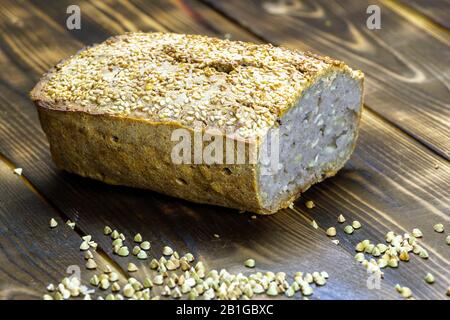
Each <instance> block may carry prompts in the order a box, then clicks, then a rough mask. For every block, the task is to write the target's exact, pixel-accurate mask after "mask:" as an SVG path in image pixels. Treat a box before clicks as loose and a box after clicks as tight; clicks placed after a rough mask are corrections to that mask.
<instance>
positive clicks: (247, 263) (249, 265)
mask: <svg viewBox="0 0 450 320" xmlns="http://www.w3.org/2000/svg"><path fill="white" fill-rule="evenodd" d="M244 264H245V266H246V267H247V268H254V267H255V260H253V259H247V260H245V263H244Z"/></svg>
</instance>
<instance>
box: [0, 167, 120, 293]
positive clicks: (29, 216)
mask: <svg viewBox="0 0 450 320" xmlns="http://www.w3.org/2000/svg"><path fill="white" fill-rule="evenodd" d="M13 169H14V166H11V164H9V163H6V162H5V161H4V160H3V159H1V158H0V176H1V179H0V300H4V299H41V297H42V295H43V294H44V293H46V292H47V291H46V289H45V288H46V286H47V285H48V284H49V283H54V284H55V285H56V284H57V283H58V281H61V280H62V278H64V277H68V276H71V275H72V271H71V270H75V269H70V268H78V270H80V272H81V273H80V276H81V279H82V280H83V281H86V282H87V281H89V278H90V277H91V276H92V275H93V274H94V271H89V270H87V269H86V268H85V266H84V265H85V260H84V258H83V254H82V253H81V252H80V250H79V249H78V247H79V245H80V243H81V237H80V236H79V235H78V234H77V233H76V232H75V231H73V230H72V229H70V228H69V227H68V226H66V225H65V220H63V219H62V218H61V216H60V215H59V213H58V212H56V211H55V210H54V209H53V208H52V207H51V206H49V205H48V204H47V203H46V202H45V201H44V200H43V199H42V198H41V197H39V195H38V194H36V193H35V192H33V191H32V190H31V189H30V188H29V187H28V186H27V185H26V180H25V179H24V178H23V177H20V176H18V175H16V174H14V173H13ZM25 173H26V171H25ZM51 218H55V220H57V222H58V226H57V227H56V228H54V229H51V228H50V227H49V221H50V219H51ZM93 254H94V258H95V260H96V262H97V264H98V266H99V267H102V266H104V265H105V263H108V262H106V260H105V259H104V258H103V257H102V256H101V255H100V254H97V253H96V252H94V253H93ZM69 267H70V268H69ZM113 267H114V266H113Z"/></svg>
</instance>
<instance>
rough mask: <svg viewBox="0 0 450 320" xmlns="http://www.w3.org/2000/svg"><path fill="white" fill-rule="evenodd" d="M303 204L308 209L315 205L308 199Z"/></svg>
mask: <svg viewBox="0 0 450 320" xmlns="http://www.w3.org/2000/svg"><path fill="white" fill-rule="evenodd" d="M305 206H306V207H307V208H308V209H312V208H314V207H315V206H316V205H315V204H314V202H313V201H312V200H308V201H306V202H305Z"/></svg>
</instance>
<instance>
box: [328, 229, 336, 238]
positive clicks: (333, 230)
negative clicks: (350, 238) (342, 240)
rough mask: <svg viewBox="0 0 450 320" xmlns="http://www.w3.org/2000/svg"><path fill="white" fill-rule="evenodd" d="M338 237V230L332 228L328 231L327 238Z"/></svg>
mask: <svg viewBox="0 0 450 320" xmlns="http://www.w3.org/2000/svg"><path fill="white" fill-rule="evenodd" d="M335 235H336V228H335V227H330V228H328V229H327V236H329V237H334V236H335Z"/></svg>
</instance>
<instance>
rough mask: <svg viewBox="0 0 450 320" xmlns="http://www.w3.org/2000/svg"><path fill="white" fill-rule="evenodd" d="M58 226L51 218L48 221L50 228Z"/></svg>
mask: <svg viewBox="0 0 450 320" xmlns="http://www.w3.org/2000/svg"><path fill="white" fill-rule="evenodd" d="M57 226H58V222H56V220H55V219H53V218H51V219H50V228H52V229H53V228H56V227H57Z"/></svg>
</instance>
